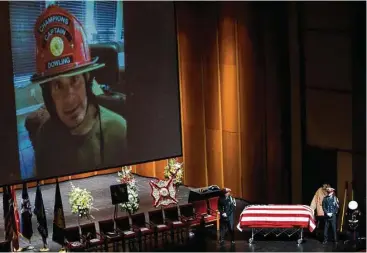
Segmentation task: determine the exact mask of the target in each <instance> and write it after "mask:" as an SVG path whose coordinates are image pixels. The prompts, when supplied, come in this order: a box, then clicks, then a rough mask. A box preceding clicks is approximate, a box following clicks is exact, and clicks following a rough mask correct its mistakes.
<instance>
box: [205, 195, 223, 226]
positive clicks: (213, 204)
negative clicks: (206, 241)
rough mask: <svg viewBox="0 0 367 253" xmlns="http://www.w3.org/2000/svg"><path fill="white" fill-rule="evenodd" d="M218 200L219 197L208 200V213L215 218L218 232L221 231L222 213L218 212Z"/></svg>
mask: <svg viewBox="0 0 367 253" xmlns="http://www.w3.org/2000/svg"><path fill="white" fill-rule="evenodd" d="M218 200H219V197H213V198H210V199H208V211H209V214H210V215H212V216H213V217H215V221H216V223H217V231H219V226H220V213H219V210H218Z"/></svg>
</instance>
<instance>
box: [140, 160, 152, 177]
mask: <svg viewBox="0 0 367 253" xmlns="http://www.w3.org/2000/svg"><path fill="white" fill-rule="evenodd" d="M136 174H139V175H142V176H148V177H155V162H150V163H142V164H137V165H136Z"/></svg>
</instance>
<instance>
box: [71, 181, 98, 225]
mask: <svg viewBox="0 0 367 253" xmlns="http://www.w3.org/2000/svg"><path fill="white" fill-rule="evenodd" d="M68 195H69V204H70V207H71V212H72V213H73V214H77V215H78V216H79V217H80V218H87V219H94V217H93V216H92V215H91V210H92V209H93V208H94V207H93V196H92V194H91V192H90V191H88V190H87V189H81V188H79V187H76V186H74V185H73V183H71V191H70V192H69V194H68ZM94 209H96V208H94Z"/></svg>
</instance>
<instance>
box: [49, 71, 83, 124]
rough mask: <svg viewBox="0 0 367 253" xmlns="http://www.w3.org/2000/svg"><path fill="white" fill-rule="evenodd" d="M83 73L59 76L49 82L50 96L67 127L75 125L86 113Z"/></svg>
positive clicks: (80, 121)
mask: <svg viewBox="0 0 367 253" xmlns="http://www.w3.org/2000/svg"><path fill="white" fill-rule="evenodd" d="M85 85H86V84H85V79H84V77H83V75H77V76H73V77H60V78H57V79H55V80H53V81H52V82H51V96H52V99H53V101H54V103H55V107H56V112H57V115H58V116H59V118H60V120H61V121H62V122H63V123H64V124H65V125H66V126H67V127H68V128H75V127H77V126H78V125H79V124H80V123H82V121H83V120H84V117H85V115H86V111H87V104H88V101H87V94H86V88H85Z"/></svg>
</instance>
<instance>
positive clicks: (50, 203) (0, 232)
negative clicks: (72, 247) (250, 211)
mask: <svg viewBox="0 0 367 253" xmlns="http://www.w3.org/2000/svg"><path fill="white" fill-rule="evenodd" d="M117 179H118V177H117V174H110V175H99V176H95V177H90V178H85V179H79V180H72V181H68V182H62V183H60V191H61V195H62V201H63V206H64V214H65V221H66V226H67V227H68V226H74V225H76V224H77V217H76V215H74V214H72V213H71V209H70V205H69V202H68V193H69V192H70V190H71V185H70V182H72V183H73V184H74V185H75V186H77V187H80V188H86V189H87V190H89V191H91V193H92V195H93V197H94V207H95V208H97V209H98V210H93V211H92V215H93V216H94V218H95V221H99V220H104V219H109V218H112V217H113V211H114V206H112V203H111V198H110V189H109V186H110V185H112V184H116V183H117ZM136 180H137V185H138V187H139V197H140V210H139V212H148V211H150V210H154V208H153V207H152V197H151V196H150V186H149V181H150V180H151V178H146V177H140V176H136ZM41 190H42V195H43V200H44V205H45V210H46V216H47V222H48V231H49V240H48V242H49V247H50V250H51V251H59V249H60V248H61V246H60V245H58V244H56V243H54V242H52V240H51V238H52V221H53V209H54V198H55V185H45V186H42V187H41ZM35 192H36V188H31V189H28V193H29V197H30V200H31V203H32V210H33V208H34V199H35ZM189 192H190V188H188V187H185V186H181V187H180V189H179V192H178V200H179V204H185V203H187V200H188V195H189ZM21 193H22V191H21V190H18V191H17V200H18V207H20V203H21ZM0 202H1V203H2V194H0ZM242 202H243V201H242ZM244 205H245V203H244V202H243V203H238V205H237V206H238V208H237V212H236V213H237V215H236V216H237V217H236V222H237V221H238V216H239V213H240V212H241V211H242V209H243V207H244ZM241 206H242V207H241ZM19 212H20V210H19ZM119 215H126V213H122V212H119ZM0 217H3V208H2V205H1V208H0ZM32 222H33V237H32V245H33V246H35V250H34V251H38V249H39V248H40V247H41V246H42V240H41V237H40V236H39V233H38V231H37V221H36V218H35V216H33V218H32ZM88 222H89V221H87V220H81V224H84V223H88ZM249 236H250V234H249V233H240V232H239V231H236V244H235V247H231V245H230V243H229V242H226V243H225V245H224V247H220V246H219V244H218V243H217V239H216V233H215V231H212V233H209V234H208V235H207V236H206V238H205V239H204V240H203V239H201V240H200V243H198V241H197V240H195V239H193V240H192V241H191V242H189V243H188V244H186V245H180V246H174V245H171V246H169V247H167V248H165V249H160V250H157V251H204V250H205V251H252V252H254V251H256V252H257V251H258V252H277V251H283V252H284V251H293V252H303V251H308V252H311V251H313V252H329V251H342V250H343V246H342V244H339V245H338V246H336V245H334V244H329V245H326V246H324V245H322V244H321V243H320V242H319V241H318V240H316V239H314V238H307V237H306V238H305V242H304V243H303V244H301V245H300V246H297V244H296V242H295V240H296V239H292V240H287V238H285V239H286V240H283V239H282V240H264V239H260V240H258V241H256V243H255V244H253V245H249V244H248V238H249ZM0 240H1V241H3V240H4V220H3V219H0ZM25 245H27V244H26V243H25V241H24V240H22V239H21V247H24V246H25ZM199 245H201V246H200V247H199Z"/></svg>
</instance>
